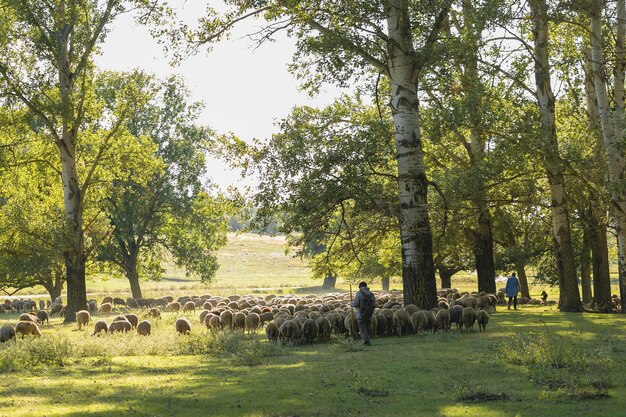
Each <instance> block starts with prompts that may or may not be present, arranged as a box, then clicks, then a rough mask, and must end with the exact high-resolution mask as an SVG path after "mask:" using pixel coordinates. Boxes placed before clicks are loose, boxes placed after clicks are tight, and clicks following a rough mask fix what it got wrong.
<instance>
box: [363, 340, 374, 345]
mask: <svg viewBox="0 0 626 417" xmlns="http://www.w3.org/2000/svg"><path fill="white" fill-rule="evenodd" d="M371 345H372V344H371V343H370V341H369V340H366V341H365V342H363V346H371Z"/></svg>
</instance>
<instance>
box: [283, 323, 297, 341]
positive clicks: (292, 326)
mask: <svg viewBox="0 0 626 417" xmlns="http://www.w3.org/2000/svg"><path fill="white" fill-rule="evenodd" d="M280 335H281V338H282V341H283V343H289V344H290V345H293V344H294V343H295V342H296V340H297V339H298V337H299V336H300V327H299V326H298V323H297V322H295V321H294V320H287V321H286V322H284V323H283V324H282V325H281V326H280Z"/></svg>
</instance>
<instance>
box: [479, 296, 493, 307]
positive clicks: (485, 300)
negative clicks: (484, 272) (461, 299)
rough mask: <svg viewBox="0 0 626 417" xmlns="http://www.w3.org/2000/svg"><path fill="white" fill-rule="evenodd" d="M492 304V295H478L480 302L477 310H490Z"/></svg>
mask: <svg viewBox="0 0 626 417" xmlns="http://www.w3.org/2000/svg"><path fill="white" fill-rule="evenodd" d="M491 306H492V300H491V297H489V296H488V295H483V296H480V297H478V303H477V304H476V309H477V310H488V309H490V308H491Z"/></svg>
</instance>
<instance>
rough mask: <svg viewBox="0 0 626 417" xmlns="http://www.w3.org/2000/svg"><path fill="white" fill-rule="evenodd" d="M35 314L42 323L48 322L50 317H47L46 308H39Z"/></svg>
mask: <svg viewBox="0 0 626 417" xmlns="http://www.w3.org/2000/svg"><path fill="white" fill-rule="evenodd" d="M35 314H37V318H38V319H39V321H40V322H41V324H43V323H44V322H46V323H47V324H50V318H49V317H48V312H47V311H46V310H39V311H38V312H37V313H35Z"/></svg>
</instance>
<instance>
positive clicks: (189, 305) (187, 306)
mask: <svg viewBox="0 0 626 417" xmlns="http://www.w3.org/2000/svg"><path fill="white" fill-rule="evenodd" d="M192 311H193V313H194V314H196V303H194V302H193V301H187V302H186V303H185V305H184V306H183V314H185V313H189V312H192Z"/></svg>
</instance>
